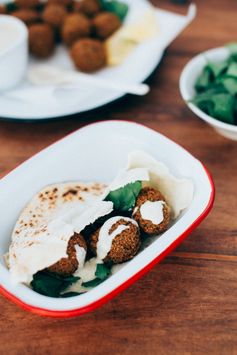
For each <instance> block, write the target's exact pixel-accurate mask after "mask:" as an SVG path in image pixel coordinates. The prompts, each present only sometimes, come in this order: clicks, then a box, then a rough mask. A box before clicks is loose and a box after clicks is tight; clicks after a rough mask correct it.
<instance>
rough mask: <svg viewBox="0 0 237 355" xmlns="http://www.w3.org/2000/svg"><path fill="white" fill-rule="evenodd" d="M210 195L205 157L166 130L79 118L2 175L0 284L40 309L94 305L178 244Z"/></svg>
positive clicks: (66, 312) (54, 311)
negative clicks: (75, 126)
mask: <svg viewBox="0 0 237 355" xmlns="http://www.w3.org/2000/svg"><path fill="white" fill-rule="evenodd" d="M124 137H126V139H124ZM91 141H93V142H94V143H95V144H93V145H91V144H90V142H91ZM118 146H119V149H118ZM95 147H96V148H95ZM85 151H86V152H87V154H86V156H85V155H84V152H85ZM59 157H60V159H59ZM69 157H70V159H68V158H69ZM46 172H47V173H46ZM16 180H17V181H18V184H17V185H16V184H15V183H14V182H15V181H16ZM23 191H24V193H23ZM213 200H214V185H213V181H212V179H211V177H210V175H209V174H208V172H207V171H206V169H205V168H204V166H203V165H202V164H201V163H200V162H199V161H198V160H197V159H195V158H194V157H193V156H191V155H190V154H189V153H188V152H186V151H185V150H184V149H183V148H181V147H180V146H178V145H177V144H175V143H174V142H172V141H170V140H169V139H167V138H166V137H164V136H162V135H160V134H158V133H156V132H155V131H153V130H151V129H148V128H145V127H143V126H141V125H138V124H134V123H129V122H117V121H108V122H101V123H96V124H92V125H89V126H87V127H84V128H82V129H80V130H79V131H77V132H75V133H73V134H72V135H70V136H68V137H66V138H65V139H63V140H61V141H59V142H58V143H55V144H54V145H52V146H51V147H49V148H47V149H45V150H44V151H42V152H41V153H39V154H38V155H36V156H35V157H33V158H32V159H30V160H28V161H27V162H25V163H24V164H22V165H21V166H20V167H18V168H17V169H16V170H15V171H13V172H12V173H10V174H9V175H8V176H6V177H5V178H3V179H2V180H1V182H0V208H1V209H4V211H5V215H4V220H3V221H2V238H1V242H0V253H1V255H2V258H1V262H0V270H1V273H0V284H1V287H0V291H1V292H2V293H3V294H4V295H6V296H7V297H8V298H10V299H11V300H13V301H15V302H16V303H17V304H19V305H21V306H23V307H24V308H26V309H28V310H31V311H33V312H35V313H38V314H43V315H51V316H55V317H60V316H73V315H78V314H81V313H84V312H86V311H88V310H92V309H94V308H96V307H97V306H99V305H101V304H103V303H104V302H105V301H106V300H108V299H110V298H112V297H113V296H114V295H116V294H117V293H119V291H121V290H123V289H124V288H126V287H127V286H129V285H130V284H132V283H133V282H134V281H135V280H137V279H138V278H139V277H140V276H142V275H143V274H144V273H145V272H147V271H148V270H150V269H151V268H152V267H153V266H154V265H155V264H156V263H158V262H159V261H160V260H161V259H162V258H163V257H164V256H165V255H167V254H168V253H169V252H170V251H171V250H172V249H173V248H174V247H175V246H177V245H178V244H179V243H180V242H181V241H182V240H183V239H184V238H185V237H186V236H187V235H188V234H189V233H190V232H191V231H192V230H193V229H194V228H196V226H197V225H198V224H199V223H200V222H201V221H202V220H203V219H204V218H205V216H206V215H207V214H208V212H209V211H210V209H211V207H212V204H213ZM6 206H11V208H9V209H8V208H6Z"/></svg>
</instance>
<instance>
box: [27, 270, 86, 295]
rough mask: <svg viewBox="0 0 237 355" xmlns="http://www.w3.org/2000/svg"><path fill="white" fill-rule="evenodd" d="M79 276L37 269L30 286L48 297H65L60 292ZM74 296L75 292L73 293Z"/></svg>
mask: <svg viewBox="0 0 237 355" xmlns="http://www.w3.org/2000/svg"><path fill="white" fill-rule="evenodd" d="M79 279H80V278H79V277H75V276H70V277H62V276H59V275H56V274H53V273H51V272H48V271H45V270H44V271H39V272H37V273H36V274H35V275H34V276H33V280H32V282H31V287H32V288H33V290H34V291H36V292H38V293H40V294H41V295H44V296H48V297H66V296H65V295H61V293H62V292H63V291H64V290H66V289H67V287H69V286H70V285H72V284H73V283H75V282H77V281H78V280H79ZM74 296H75V294H74Z"/></svg>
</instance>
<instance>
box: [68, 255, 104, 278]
mask: <svg viewBox="0 0 237 355" xmlns="http://www.w3.org/2000/svg"><path fill="white" fill-rule="evenodd" d="M100 263H101V262H99V261H98V259H97V258H92V259H90V260H88V261H86V263H85V264H84V267H83V268H82V269H81V268H78V269H77V271H76V272H75V273H74V276H78V277H80V278H81V280H82V282H88V281H91V280H94V278H95V277H96V276H95V272H96V268H97V264H100Z"/></svg>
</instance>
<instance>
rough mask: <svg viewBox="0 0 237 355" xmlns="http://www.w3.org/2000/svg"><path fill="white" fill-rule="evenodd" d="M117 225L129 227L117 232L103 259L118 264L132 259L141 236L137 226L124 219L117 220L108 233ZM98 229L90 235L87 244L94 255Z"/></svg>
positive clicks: (138, 246)
mask: <svg viewBox="0 0 237 355" xmlns="http://www.w3.org/2000/svg"><path fill="white" fill-rule="evenodd" d="M119 225H125V226H129V228H127V229H125V230H124V231H122V232H121V233H120V234H118V235H117V236H116V237H115V238H114V239H113V241H112V246H111V250H110V252H109V253H108V255H107V256H106V258H105V259H104V260H103V261H104V262H105V263H109V264H111V263H112V264H120V263H124V262H125V261H128V260H130V259H132V258H133V257H134V256H135V255H136V254H137V252H138V250H139V249H140V246H141V238H140V231H139V228H138V227H137V226H136V225H135V224H133V223H132V222H128V221H126V220H124V219H122V218H121V219H120V220H119V221H117V222H116V223H115V224H114V225H113V226H112V227H111V229H110V231H109V233H110V234H111V233H113V231H114V230H115V229H117V228H118V226H119ZM99 233H100V229H98V230H97V231H96V232H95V233H94V234H92V235H91V237H90V241H89V246H90V249H91V251H92V252H93V254H94V255H96V247H97V242H98V238H99Z"/></svg>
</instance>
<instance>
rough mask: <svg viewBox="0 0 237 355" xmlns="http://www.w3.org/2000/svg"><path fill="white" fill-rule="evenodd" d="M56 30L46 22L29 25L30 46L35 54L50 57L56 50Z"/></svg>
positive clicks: (40, 56)
mask: <svg viewBox="0 0 237 355" xmlns="http://www.w3.org/2000/svg"><path fill="white" fill-rule="evenodd" d="M54 46H55V41H54V31H53V29H52V28H51V27H50V26H49V25H48V24H46V23H39V24H34V25H31V26H30V27H29V47H30V51H31V53H32V54H33V55H35V56H36V57H39V58H48V57H49V56H50V55H51V54H52V53H53V50H54Z"/></svg>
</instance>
